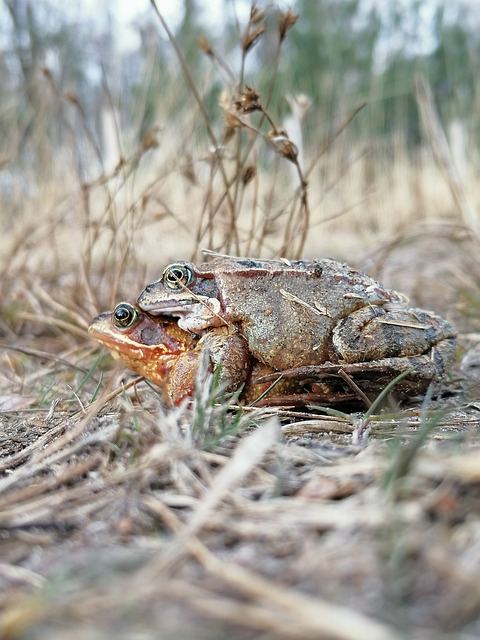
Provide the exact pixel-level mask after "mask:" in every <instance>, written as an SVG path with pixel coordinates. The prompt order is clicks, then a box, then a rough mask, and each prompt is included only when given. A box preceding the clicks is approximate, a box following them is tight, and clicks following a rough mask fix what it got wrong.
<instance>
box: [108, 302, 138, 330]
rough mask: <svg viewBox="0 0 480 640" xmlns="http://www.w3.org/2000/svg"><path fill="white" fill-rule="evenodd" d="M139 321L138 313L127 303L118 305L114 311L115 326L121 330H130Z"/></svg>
mask: <svg viewBox="0 0 480 640" xmlns="http://www.w3.org/2000/svg"><path fill="white" fill-rule="evenodd" d="M137 320H138V313H137V312H136V311H135V309H134V308H133V307H132V305H131V304H128V303H127V302H121V303H120V304H117V306H116V307H115V309H114V311H113V324H114V325H115V326H116V327H118V328H119V329H128V328H129V327H131V326H132V325H134V324H135V323H136V321H137Z"/></svg>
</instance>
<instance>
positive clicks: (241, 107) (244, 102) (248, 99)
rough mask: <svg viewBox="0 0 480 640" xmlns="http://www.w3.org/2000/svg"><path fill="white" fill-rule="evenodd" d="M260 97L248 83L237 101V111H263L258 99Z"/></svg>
mask: <svg viewBox="0 0 480 640" xmlns="http://www.w3.org/2000/svg"><path fill="white" fill-rule="evenodd" d="M259 98H260V94H259V93H257V92H256V91H255V89H253V88H252V87H249V86H248V84H246V85H245V89H244V90H243V91H242V93H241V94H240V99H239V100H236V101H235V107H236V109H237V111H241V112H242V113H251V112H252V111H261V110H262V106H261V104H260V102H259V101H258V99H259Z"/></svg>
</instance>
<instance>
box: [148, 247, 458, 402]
mask: <svg viewBox="0 0 480 640" xmlns="http://www.w3.org/2000/svg"><path fill="white" fill-rule="evenodd" d="M209 253H210V255H212V260H210V261H209V262H205V263H202V264H200V265H197V266H196V265H195V264H193V263H192V262H188V261H181V262H176V263H173V264H169V265H168V266H167V267H166V268H165V269H164V271H163V274H162V277H161V278H160V279H159V280H156V281H154V282H152V283H150V284H148V285H147V286H146V287H145V288H144V289H143V291H142V292H141V294H140V296H139V297H138V300H137V304H138V307H139V308H140V309H142V310H143V311H145V312H147V313H149V314H152V315H156V314H162V315H163V316H170V317H172V318H176V319H177V323H178V326H179V327H181V328H183V329H184V330H186V331H189V332H191V333H194V334H196V335H199V336H201V335H203V333H204V332H205V331H209V330H211V329H212V328H213V327H221V326H226V327H228V328H229V329H230V330H231V331H232V332H237V333H239V334H240V335H241V336H243V337H244V338H245V340H246V342H247V345H248V350H249V353H250V354H251V355H252V356H253V357H254V358H255V359H256V360H258V361H259V362H262V363H264V364H265V365H267V366H270V367H272V368H273V369H274V370H275V371H281V372H283V376H284V377H286V376H292V377H293V378H295V377H296V378H297V379H298V378H299V377H302V376H304V375H307V371H308V375H309V376H314V377H315V376H316V377H317V379H318V380H323V379H325V378H328V377H331V376H333V377H335V376H338V375H339V373H338V372H339V371H342V374H340V375H347V376H349V375H351V376H353V379H354V382H355V381H356V380H361V379H362V376H363V377H364V378H365V379H368V385H367V386H368V388H369V389H371V390H372V392H374V391H375V389H376V387H378V386H379V385H380V384H383V383H385V384H388V382H389V381H391V380H393V379H394V378H395V377H397V375H399V374H400V373H402V372H406V371H407V370H409V369H412V372H411V373H409V375H408V376H407V378H405V380H404V381H402V388H404V389H405V391H406V392H408V391H409V390H410V391H411V392H414V393H416V392H419V393H422V392H424V391H425V390H426V389H427V388H428V386H429V384H430V383H431V382H432V381H440V380H441V379H442V378H444V377H445V375H446V373H447V372H448V369H449V367H450V365H451V364H452V362H453V360H454V356H455V351H456V331H455V329H454V327H453V326H452V325H451V324H450V322H448V321H447V320H446V319H444V318H442V317H441V316H439V315H437V314H436V313H434V312H433V311H428V310H424V309H420V308H416V307H411V306H409V300H408V298H407V297H406V296H405V295H404V294H402V293H400V292H397V291H395V290H393V289H389V288H387V287H385V286H384V285H383V284H381V283H380V282H378V281H377V280H375V279H373V278H372V277H370V276H368V275H367V274H365V273H362V272H361V271H358V270H356V269H354V268H352V267H350V266H349V265H347V264H345V263H342V262H339V261H336V260H334V259H332V258H322V259H318V260H294V261H290V260H266V259H256V258H242V257H237V256H228V255H224V254H217V253H213V252H209ZM272 375H273V374H272ZM376 377H377V378H378V385H377V384H376V383H375V378H376Z"/></svg>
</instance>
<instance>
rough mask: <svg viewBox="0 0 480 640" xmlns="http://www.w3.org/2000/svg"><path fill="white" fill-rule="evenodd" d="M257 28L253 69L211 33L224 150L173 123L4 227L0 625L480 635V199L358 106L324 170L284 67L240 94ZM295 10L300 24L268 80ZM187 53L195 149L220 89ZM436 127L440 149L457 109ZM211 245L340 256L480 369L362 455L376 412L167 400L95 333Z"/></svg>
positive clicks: (247, 39)
mask: <svg viewBox="0 0 480 640" xmlns="http://www.w3.org/2000/svg"><path fill="white" fill-rule="evenodd" d="M153 4H154V3H153ZM263 20H264V16H263V14H262V12H260V11H259V10H258V9H255V10H253V11H252V14H251V16H250V21H249V23H248V24H247V25H245V27H244V29H243V31H241V33H240V42H241V43H242V57H241V62H240V69H239V71H238V74H235V73H234V71H233V70H232V69H231V68H230V67H229V66H228V63H227V61H225V60H223V59H222V58H221V57H220V56H219V55H218V54H217V52H216V49H215V47H214V45H212V44H211V43H209V42H208V41H207V40H205V41H202V43H201V46H202V49H203V51H204V52H205V54H206V55H207V56H209V58H211V59H212V63H213V64H214V66H215V68H217V69H220V71H221V74H222V77H226V78H228V79H229V85H228V86H226V92H225V97H224V101H223V103H222V104H223V108H224V109H225V110H226V114H227V120H226V125H225V128H224V129H223V131H221V132H219V130H218V128H215V127H214V125H213V123H211V122H210V120H209V118H208V116H206V114H205V113H204V114H203V116H204V123H203V124H202V125H201V126H202V127H203V126H206V127H207V128H208V127H210V129H211V130H210V131H209V138H210V140H209V144H211V145H212V149H208V145H207V144H206V143H205V142H204V141H202V140H201V139H199V140H198V141H197V143H196V144H192V145H189V146H187V145H185V144H184V142H183V139H181V135H180V133H178V140H177V139H176V136H177V132H176V131H172V130H169V129H164V130H158V131H150V132H148V135H147V134H146V135H145V137H144V138H143V140H142V143H141V144H140V145H139V146H138V147H137V148H134V149H133V150H132V151H131V152H125V153H124V154H122V155H121V156H120V157H119V159H118V163H117V165H116V167H115V168H114V169H113V170H111V171H110V172H106V171H103V170H99V172H98V173H97V174H95V175H90V176H85V175H84V174H83V173H82V172H81V171H80V169H79V167H78V166H76V164H75V161H73V162H71V163H69V162H64V161H63V159H62V165H63V168H62V169H61V170H60V169H59V171H58V176H59V179H58V180H57V181H56V183H55V184H49V183H47V182H44V183H42V184H39V185H38V189H37V191H36V192H34V193H31V194H28V195H26V196H22V215H21V216H17V217H15V218H14V217H13V211H14V209H13V207H14V203H13V204H12V212H10V213H11V215H12V217H11V218H10V219H7V218H6V217H5V220H2V224H5V225H6V224H7V222H8V225H9V234H5V233H4V234H2V238H1V242H2V247H1V256H2V258H1V261H0V269H1V272H2V278H1V285H0V286H1V298H0V300H1V303H0V310H1V315H0V332H1V334H2V345H1V347H2V349H1V351H0V403H1V406H2V409H1V411H0V423H1V431H0V433H1V434H2V435H1V437H0V451H1V453H0V456H1V457H0V474H1V476H0V532H1V535H0V557H1V562H0V607H1V613H0V638H4V639H12V640H13V639H16V638H25V639H27V638H29V639H32V638H33V639H41V638H47V637H48V638H49V639H52V638H53V639H56V638H64V637H65V635H66V633H67V632H68V637H69V638H74V639H75V638H78V639H83V638H89V640H90V639H92V638H110V637H112V638H113V637H117V638H125V639H127V638H133V637H142V638H158V637H162V638H172V639H173V638H176V637H181V638H189V637H191V638H201V637H205V638H215V637H219V638H220V637H222V638H223V637H226V636H228V637H229V638H239V639H243V638H252V637H255V638H265V639H266V638H299V637H302V638H325V639H326V640H327V639H331V638H335V639H339V640H340V639H342V640H356V639H363V638H369V639H374V638H375V639H377V638H378V639H385V640H390V639H392V640H393V639H396V638H401V637H407V636H408V637H414V638H418V639H419V640H422V639H425V640H428V639H429V638H436V639H437V638H440V639H443V640H447V639H453V638H455V639H458V640H460V639H461V640H467V639H469V638H472V639H473V638H477V637H478V636H479V634H480V626H479V624H480V623H479V620H480V590H479V587H478V573H479V569H480V502H479V491H478V488H479V480H480V478H479V471H478V469H479V468H480V462H479V456H480V449H479V444H478V434H477V430H478V423H479V418H478V405H477V404H476V402H475V398H476V395H477V391H478V388H479V383H478V373H477V371H478V362H479V361H480V360H479V358H478V355H477V352H476V350H475V348H474V347H475V344H476V343H478V335H479V324H478V313H477V309H478V307H479V306H480V302H479V296H478V282H479V279H480V270H479V268H478V263H477V261H476V259H475V256H476V255H478V238H477V233H476V230H475V229H474V228H472V225H473V223H472V220H471V218H470V216H469V214H468V211H466V210H465V208H464V207H463V205H462V203H465V202H473V203H475V200H476V199H477V198H478V195H477V194H478V189H476V188H475V186H472V185H471V184H469V182H468V180H463V181H459V180H457V179H456V178H455V176H453V174H452V172H451V169H449V167H450V166H451V164H449V163H451V159H449V156H448V153H447V154H446V153H443V156H442V157H443V158H444V159H445V158H446V159H447V162H446V164H445V163H444V166H443V171H444V172H446V175H447V179H446V180H443V179H442V178H440V177H439V176H440V173H439V170H438V169H437V168H436V166H435V165H434V163H433V161H432V159H431V157H430V156H429V152H428V151H425V154H424V155H423V156H422V157H419V158H417V159H415V160H413V159H412V158H411V157H409V156H407V155H406V154H405V152H404V151H402V149H401V148H400V146H399V148H398V149H395V150H394V151H395V153H396V154H397V161H396V162H393V163H390V162H389V163H386V162H385V157H386V153H391V149H390V150H388V151H385V150H382V148H381V147H380V145H375V144H374V142H373V141H372V143H371V144H370V142H369V146H370V149H369V152H368V153H366V152H365V150H362V149H358V150H357V149H355V148H353V147H352V146H351V145H350V143H349V137H348V135H349V127H348V123H349V122H350V120H351V118H352V117H353V116H354V115H355V114H356V112H357V110H358V109H359V108H360V106H361V104H360V103H359V104H358V105H352V106H351V108H347V109H345V113H343V114H342V115H341V116H339V123H340V124H339V125H338V126H337V127H336V130H335V133H334V134H333V135H332V137H331V138H328V139H325V140H323V144H322V145H320V146H319V147H318V148H315V149H308V148H307V149H306V151H307V161H306V162H304V161H303V159H302V158H300V156H299V155H297V154H296V146H294V145H293V142H292V141H291V140H290V139H289V138H288V134H287V133H286V132H284V131H283V130H282V127H281V124H280V123H278V122H276V121H275V119H274V118H273V116H272V115H271V106H272V105H271V100H272V98H271V96H272V95H273V94H272V87H273V83H274V82H275V72H274V73H273V74H272V85H271V87H270V88H269V89H267V91H266V93H265V94H264V95H258V93H257V91H256V90H255V89H254V88H252V87H250V88H248V87H246V82H245V75H246V74H245V61H246V59H247V56H248V54H249V51H250V50H251V49H252V47H253V45H254V43H255V42H258V41H259V40H260V41H261V38H262V37H263V34H264V23H263ZM294 22H295V20H294V16H293V15H292V14H291V12H290V11H287V12H286V13H284V14H281V15H280V19H279V22H278V26H277V27H276V28H277V29H278V31H277V37H278V47H277V49H276V50H275V53H274V61H273V64H272V69H274V70H275V69H276V68H277V64H278V56H279V55H280V52H281V47H282V43H283V41H284V39H285V37H286V38H287V39H288V33H287V31H288V28H290V27H292V26H293V24H294ZM173 42H174V41H173ZM174 45H175V43H174ZM177 53H179V58H180V65H181V67H182V69H183V71H184V73H185V74H186V80H187V84H188V85H189V87H190V89H191V90H192V92H193V98H192V109H191V112H190V113H189V114H188V115H187V116H186V121H185V128H184V132H185V138H188V137H192V138H193V137H194V134H195V132H196V131H197V130H198V128H199V126H200V125H199V124H198V122H197V116H198V109H200V111H201V108H202V104H203V92H202V90H201V89H200V88H199V86H197V84H196V79H194V78H192V76H191V74H189V71H188V67H187V66H186V65H185V64H184V61H183V58H182V56H181V52H177ZM49 83H50V86H51V88H52V95H51V100H52V101H54V100H65V99H66V98H65V96H61V95H60V94H59V92H58V91H56V89H55V85H54V81H53V78H51V79H49ZM236 85H237V86H236ZM238 87H240V89H238ZM423 100H424V103H423V104H424V108H423V110H424V118H425V119H426V121H427V122H429V121H431V120H432V116H431V112H429V110H428V101H427V102H425V97H424V98H423ZM68 101H69V108H70V109H72V110H74V111H75V112H76V113H77V115H78V117H79V118H80V119H82V118H83V119H84V130H85V131H87V132H89V131H91V128H90V126H89V123H88V122H85V115H84V113H83V110H82V108H81V105H80V104H79V102H78V101H77V100H76V99H75V97H74V96H70V97H69V98H68ZM235 102H238V103H239V108H236V107H235ZM247 112H248V113H247ZM429 114H430V115H429ZM267 121H269V125H268V128H270V129H271V131H270V132H269V131H268V130H267ZM179 128H180V127H179ZM305 133H306V139H308V138H309V132H308V130H307V131H306V132H305ZM72 135H73V133H72ZM429 135H430V137H432V136H433V140H432V139H431V146H432V147H433V148H435V141H436V142H437V147H438V139H439V136H440V134H439V133H438V123H437V125H436V126H434V127H431V130H430V134H429ZM87 137H88V136H87ZM90 137H91V136H90ZM315 140H318V138H315ZM90 142H91V147H92V148H91V149H90V151H91V153H92V155H94V153H95V152H96V148H97V147H98V144H97V143H96V141H94V140H93V141H92V140H90ZM441 144H444V141H443V142H442V143H441ZM157 145H158V146H157ZM307 147H308V145H307ZM75 149H76V145H74V146H73V147H72V153H71V157H72V158H73V159H75ZM443 149H444V147H443ZM444 151H445V149H444ZM267 164H268V165H269V168H267V169H266V168H265V167H266V165H267ZM95 166H96V165H95ZM290 169H293V171H290ZM448 176H450V179H449V178H448ZM452 176H453V177H452ZM25 178H26V179H27V178H29V176H25ZM32 179H34V176H32ZM15 206H16V205H15ZM469 211H470V209H469ZM40 216H41V221H40V222H39V217H40ZM179 246H181V247H182V251H183V253H182V255H179V249H178V247H179ZM205 247H208V248H212V249H216V250H223V251H230V250H235V251H237V252H238V253H247V254H262V255H276V254H287V253H288V255H289V257H292V256H293V255H295V254H300V253H302V254H303V255H305V256H306V257H309V256H319V255H325V254H329V255H334V256H336V257H341V258H345V259H347V260H348V261H349V262H354V263H356V264H357V265H363V266H366V267H367V268H368V270H369V271H370V272H371V273H372V274H374V275H376V276H378V277H382V278H383V279H384V280H385V281H386V282H387V283H388V284H390V285H394V286H398V287H399V288H400V289H402V290H404V291H406V292H407V293H409V294H410V295H411V296H412V298H413V299H414V301H415V302H416V303H419V304H422V305H424V306H427V307H430V308H433V309H434V310H436V311H438V312H441V313H443V314H445V315H447V316H449V317H451V318H453V319H455V321H456V322H457V323H458V324H459V326H460V327H461V329H462V330H463V331H464V334H463V335H462V336H461V354H460V356H461V357H462V358H463V361H462V364H461V366H457V367H456V368H455V371H454V373H453V374H452V377H451V379H450V380H449V381H447V383H446V384H445V386H444V393H445V396H444V397H442V396H441V395H440V396H439V397H438V398H437V399H436V400H435V401H432V402H431V403H430V405H429V406H426V407H423V408H422V406H421V405H419V404H418V403H416V402H413V404H412V406H410V407H409V408H406V409H404V410H402V411H400V410H399V409H398V407H393V408H392V410H391V413H385V412H383V413H381V414H379V415H373V416H369V424H368V426H369V430H370V431H369V435H368V438H364V439H360V440H361V446H360V445H355V444H353V439H352V435H353V434H354V433H355V431H356V430H357V432H358V425H359V424H362V420H364V418H365V416H361V415H352V416H344V417H341V416H325V415H322V414H317V415H315V414H313V415H312V413H300V412H294V413H291V412H288V411H281V410H270V411H263V412H259V411H251V412H249V411H244V412H243V414H242V415H241V418H240V417H239V414H237V413H236V410H235V408H234V407H230V408H229V407H226V406H222V405H220V406H218V405H217V404H216V403H215V402H214V400H215V398H213V399H212V398H211V397H209V394H208V389H207V390H204V391H203V393H202V394H199V397H198V398H197V400H196V404H194V406H193V408H191V409H186V408H183V409H182V410H178V411H174V412H170V413H168V414H166V413H164V411H163V410H162V409H161V407H160V405H159V402H158V400H157V395H156V392H155V390H154V389H153V388H151V387H149V386H147V385H145V383H144V382H140V381H139V379H132V378H131V376H130V375H129V374H128V373H126V372H124V371H121V370H118V369H113V370H112V369H111V363H110V360H109V359H108V358H107V359H105V358H103V356H102V355H100V356H99V355H98V354H97V353H96V352H95V346H94V345H92V344H90V343H89V342H88V338H87V334H86V327H87V325H88V322H89V321H90V319H91V318H92V317H93V316H94V315H95V314H96V313H97V312H98V311H100V310H103V309H105V308H109V307H111V306H112V305H113V304H114V303H115V302H117V301H118V300H119V299H121V298H129V297H132V296H134V295H135V294H136V292H138V291H139V290H140V288H141V287H142V286H143V285H144V284H145V282H146V281H148V280H150V279H153V278H154V277H156V276H158V274H159V272H160V269H161V267H162V266H163V265H164V264H165V263H167V262H169V261H171V260H172V259H178V258H184V257H189V256H191V257H198V254H199V251H200V249H201V248H205ZM362 254H363V255H362ZM105 380H107V382H105ZM448 394H450V397H449V398H448V397H447V395H448ZM447 403H448V404H447ZM445 407H447V409H448V411H449V412H448V413H446V412H445Z"/></svg>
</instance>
